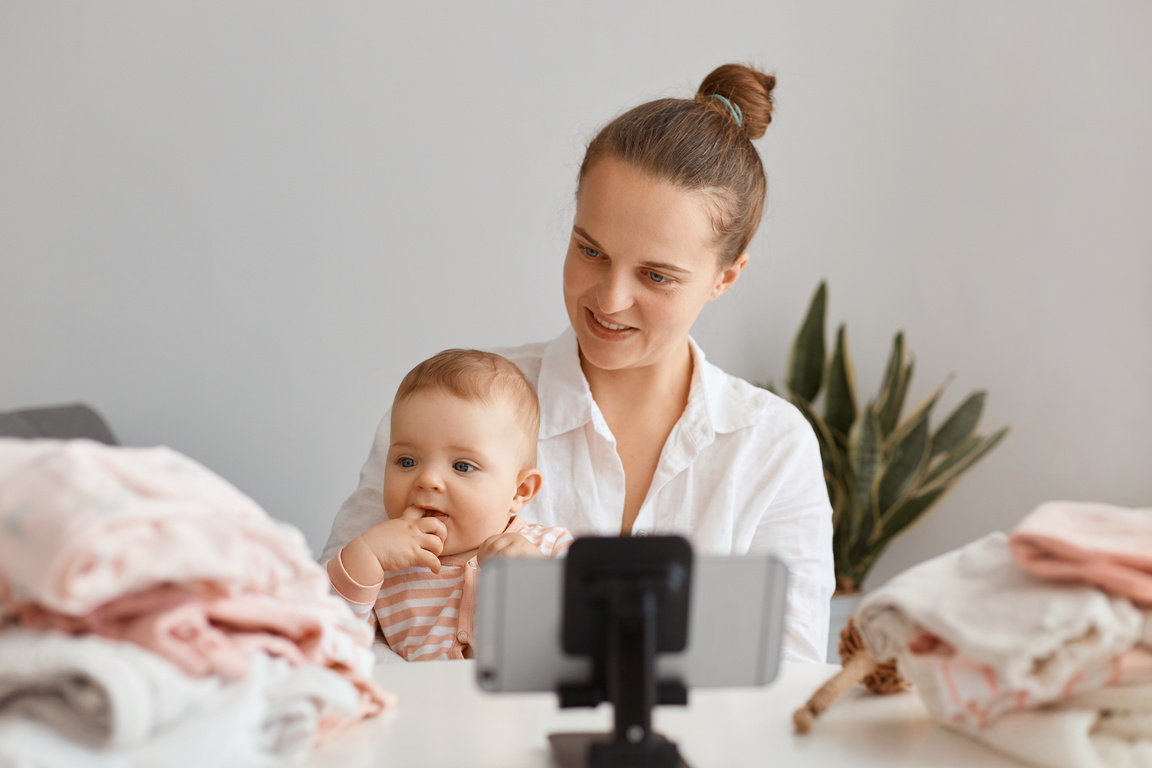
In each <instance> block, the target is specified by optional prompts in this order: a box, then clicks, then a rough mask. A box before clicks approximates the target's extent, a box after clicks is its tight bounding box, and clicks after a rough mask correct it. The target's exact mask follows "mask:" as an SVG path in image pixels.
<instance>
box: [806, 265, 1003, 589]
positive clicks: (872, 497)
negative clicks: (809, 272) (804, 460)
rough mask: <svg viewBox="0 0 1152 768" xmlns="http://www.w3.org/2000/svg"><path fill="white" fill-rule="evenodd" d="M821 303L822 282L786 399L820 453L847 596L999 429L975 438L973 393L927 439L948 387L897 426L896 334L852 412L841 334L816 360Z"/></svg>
mask: <svg viewBox="0 0 1152 768" xmlns="http://www.w3.org/2000/svg"><path fill="white" fill-rule="evenodd" d="M827 298H828V289H827V285H826V284H825V283H823V282H822V283H820V287H819V288H817V289H816V293H815V295H814V296H813V297H812V302H811V304H810V305H809V307H808V314H807V316H806V317H805V319H804V322H803V324H802V325H801V326H800V330H799V331H798V332H797V334H796V338H795V339H794V340H793V342H792V348H791V351H790V352H789V355H788V366H787V379H786V381H785V385H786V389H787V392H786V393H785V396H786V397H787V398H788V399H789V400H790V401H791V402H792V403H793V404H794V405H795V406H796V407H797V408H799V409H800V411H801V412H802V413H803V414H804V416H805V417H806V418H807V419H808V421H809V422H810V423H811V424H812V428H813V429H814V430H815V431H816V438H817V440H818V441H819V443H820V454H821V458H822V459H823V462H824V479H825V481H826V482H827V485H828V497H829V500H830V501H831V503H832V523H833V539H832V550H833V558H834V560H835V564H836V589H837V592H840V593H846V592H855V591H858V590H859V589H860V587H861V585H862V584H863V582H864V578H865V577H866V576H867V575H868V571H869V570H871V568H872V566H873V565H874V564H875V563H876V560H877V559H878V558H879V557H880V554H881V553H882V552H883V551H884V549H885V547H887V546H888V544H889V543H891V541H892V539H893V538H895V537H896V536H898V535H899V534H900V533H902V532H903V531H905V530H907V529H908V527H909V526H911V525H912V524H913V523H915V522H916V521H918V520H920V519H921V518H922V517H923V516H924V514H925V513H926V512H927V511H928V510H929V509H930V508H931V507H932V506H933V505H934V504H935V503H936V502H938V501H940V499H941V498H942V497H943V496H944V494H945V493H947V492H948V491H949V490H950V489H951V488H952V486H953V485H955V484H956V481H957V480H959V478H960V476H961V475H962V474H964V472H966V471H967V470H968V469H970V468H971V467H972V466H973V465H974V464H975V463H976V462H977V461H979V460H980V459H981V458H983V457H984V456H985V455H987V454H988V452H989V451H991V450H992V449H993V448H994V447H995V446H996V444H997V443H999V442H1000V440H1001V439H1003V437H1004V435H1005V434H1007V432H1008V428H1007V427H1004V428H1002V429H1000V430H998V431H997V432H995V433H993V434H992V435H991V436H988V437H984V436H982V435H980V434H977V432H976V428H977V425H978V424H979V421H980V414H981V412H982V411H983V409H984V399H985V395H986V394H987V393H986V392H984V391H977V392H973V393H972V394H971V395H969V396H968V397H967V399H965V400H964V402H962V403H961V404H960V405H959V406H957V407H956V409H955V410H954V411H953V412H952V413H951V414H950V415H949V416H948V417H947V418H945V419H944V422H943V423H942V424H940V425H939V427H938V428H937V429H936V430H935V431H933V430H932V429H931V428H930V427H929V416H930V415H931V413H932V408H933V407H934V406H935V405H936V401H937V400H938V399H939V398H940V395H941V394H942V393H943V391H944V389H945V387H947V386H948V382H947V381H946V382H944V384H942V385H940V387H939V388H937V389H936V391H935V392H933V393H932V394H931V395H929V396H928V398H927V399H926V400H924V402H922V403H920V404H919V405H918V406H916V408H914V409H913V410H912V412H911V413H909V414H908V416H907V417H905V418H903V419H902V418H901V412H902V411H903V409H904V399H905V396H906V395H907V394H908V389H909V384H910V382H911V380H912V368H913V364H912V360H911V356H910V353H909V352H908V350H907V349H906V347H905V343H904V334H903V333H902V332H901V333H897V334H896V336H895V338H894V340H893V342H892V351H891V354H890V356H889V359H888V365H887V367H886V369H885V373H884V380H883V382H882V383H881V385H880V391H879V393H878V394H877V395H876V397H875V398H874V399H872V400H870V401H868V402H867V403H865V404H864V405H863V407H860V405H859V401H858V399H857V397H856V383H855V374H854V372H853V369H852V358H851V355H850V354H849V351H848V333H847V330H846V328H845V326H844V325H843V324H841V325H840V328H839V330H838V331H837V332H836V344H835V347H834V349H833V350H832V354H831V355H830V356H826V354H825V349H826V347H825V336H824V329H825V315H826V305H827ZM821 394H822V395H823V402H822V407H821V408H818V406H817V404H816V401H817V400H818V399H819V398H820V396H821ZM818 410H819V411H822V412H818Z"/></svg>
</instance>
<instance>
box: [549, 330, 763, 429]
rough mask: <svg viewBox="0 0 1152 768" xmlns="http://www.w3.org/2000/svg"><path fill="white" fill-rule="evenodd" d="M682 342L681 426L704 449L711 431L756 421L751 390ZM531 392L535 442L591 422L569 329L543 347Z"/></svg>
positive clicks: (693, 343) (756, 406)
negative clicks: (684, 400)
mask: <svg viewBox="0 0 1152 768" xmlns="http://www.w3.org/2000/svg"><path fill="white" fill-rule="evenodd" d="M688 344H689V347H690V348H691V351H692V362H693V365H692V384H691V386H690V388H689V390H688V406H687V407H686V408H685V409H684V415H683V416H682V417H681V424H682V425H683V426H684V427H685V428H687V429H688V431H689V433H690V434H691V435H692V437H693V439H694V440H695V441H696V443H697V444H698V445H706V444H708V443H710V442H711V441H712V438H713V437H714V436H715V434H716V433H717V432H720V433H726V432H734V431H736V430H738V429H743V428H744V427H748V426H751V425H752V424H754V423H756V420H757V416H758V413H759V411H760V407H761V406H760V403H759V402H757V400H756V398H755V395H754V393H755V392H757V390H755V389H753V388H752V387H751V385H748V384H747V383H745V382H742V381H740V380H739V379H736V378H734V377H732V376H729V375H728V374H727V373H725V372H724V371H722V370H720V369H719V368H717V367H716V366H715V365H712V364H711V363H709V362H708V361H707V360H706V359H705V357H704V351H703V350H702V349H700V347H699V345H698V344H697V343H696V341H695V340H694V339H693V338H692V337H691V336H689V337H688ZM741 384H742V385H744V386H740V385H741ZM536 393H537V395H538V396H539V398H540V439H541V440H546V439H548V438H550V437H554V436H556V435H559V434H563V433H564V432H570V431H572V430H574V429H576V428H578V427H582V426H584V425H585V424H587V423H588V422H590V421H592V418H593V417H592V413H593V408H594V407H595V403H594V402H593V400H592V390H591V389H590V388H589V387H588V380H587V379H585V378H584V371H582V370H581V369H580V353H579V346H578V344H577V341H576V332H575V331H573V330H572V329H571V328H566V329H565V330H564V332H563V333H561V334H560V336H558V337H557V338H555V339H553V340H552V341H551V342H550V343H549V344H548V345H547V346H546V347H545V348H544V355H543V357H542V359H541V361H540V377H539V379H537V382H536Z"/></svg>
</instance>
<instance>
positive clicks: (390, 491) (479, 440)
mask: <svg viewBox="0 0 1152 768" xmlns="http://www.w3.org/2000/svg"><path fill="white" fill-rule="evenodd" d="M521 439H522V438H521V435H520V430H519V428H518V426H517V423H516V415H515V413H514V411H513V409H512V406H511V405H509V404H508V403H506V402H504V401H497V402H493V403H470V402H468V401H466V400H461V399H460V398H457V397H454V396H452V395H449V394H445V393H441V392H435V391H425V392H417V393H416V394H414V395H412V396H411V397H409V398H407V399H405V400H403V401H400V402H398V403H396V404H395V405H394V406H393V408H392V443H391V445H390V446H389V449H388V463H387V464H386V465H385V470H384V509H385V511H387V513H388V517H389V518H391V519H393V520H394V519H396V518H398V517H399V516H400V515H401V514H403V512H404V510H405V509H407V508H408V507H418V508H420V509H422V510H424V514H425V515H426V516H435V517H438V518H440V519H441V520H442V521H443V523H444V527H445V528H447V529H448V538H447V540H445V542H444V551H443V554H445V555H455V554H460V553H463V552H467V551H469V550H472V549H475V548H476V547H479V546H480V545H481V544H482V543H484V540H485V539H487V538H488V537H489V536H494V535H496V534H498V533H500V532H501V531H503V530H504V528H505V527H506V526H507V525H508V518H509V516H510V515H511V513H512V511H513V504H514V499H515V497H516V489H517V486H518V485H519V480H518V478H519V475H520V471H521V470H523V469H525V467H524V466H523V457H522V455H521V448H520V446H521Z"/></svg>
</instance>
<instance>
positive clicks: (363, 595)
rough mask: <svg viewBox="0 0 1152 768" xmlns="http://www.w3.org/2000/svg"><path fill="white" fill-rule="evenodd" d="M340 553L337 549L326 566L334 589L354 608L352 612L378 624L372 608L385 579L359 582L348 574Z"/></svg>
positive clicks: (371, 622) (369, 623)
mask: <svg viewBox="0 0 1152 768" xmlns="http://www.w3.org/2000/svg"><path fill="white" fill-rule="evenodd" d="M340 555H341V553H340V551H339V550H337V551H336V556H335V557H334V558H332V559H331V560H329V561H328V563H327V565H326V566H325V570H327V571H328V581H329V582H331V584H332V590H333V591H334V592H335V593H336V594H337V595H339V596H340V597H341V598H343V600H344V602H345V603H347V604H348V607H349V608H351V609H352V613H354V614H356V616H358V617H359V618H360V619H362V620H363V621H364V622H365V623H366V624H368V625H370V626H373V627H374V626H376V612H375V611H373V610H372V609H373V608H374V607H375V605H376V597H377V595H379V594H380V585H381V584H383V583H384V580H383V579H381V580H380V581H378V582H376V583H375V584H371V585H369V584H361V583H359V582H358V581H356V580H355V579H353V578H352V577H351V576H349V575H348V571H347V570H346V569H345V568H344V560H343V559H342V558H341V556H340Z"/></svg>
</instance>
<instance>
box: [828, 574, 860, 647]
mask: <svg viewBox="0 0 1152 768" xmlns="http://www.w3.org/2000/svg"><path fill="white" fill-rule="evenodd" d="M863 599H864V593H863V592H848V593H843V594H841V593H839V592H838V593H836V594H835V595H833V596H832V606H831V608H832V609H831V612H830V615H829V617H828V663H829V664H839V663H840V630H842V629H844V625H845V624H847V623H848V619H849V618H850V617H851V616H852V614H854V613H856V609H857V608H859V607H860V601H861V600H863Z"/></svg>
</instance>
